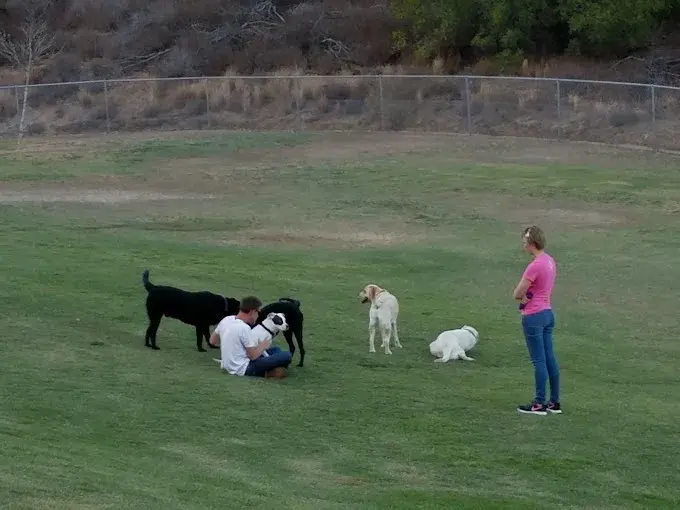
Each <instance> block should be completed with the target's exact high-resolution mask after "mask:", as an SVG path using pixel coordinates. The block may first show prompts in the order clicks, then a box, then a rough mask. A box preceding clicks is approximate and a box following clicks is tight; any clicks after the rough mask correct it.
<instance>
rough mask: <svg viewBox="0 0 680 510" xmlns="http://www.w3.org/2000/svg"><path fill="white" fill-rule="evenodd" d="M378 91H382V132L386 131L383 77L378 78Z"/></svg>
mask: <svg viewBox="0 0 680 510" xmlns="http://www.w3.org/2000/svg"><path fill="white" fill-rule="evenodd" d="M378 90H379V91H380V131H385V103H384V101H383V80H382V75H381V76H378Z"/></svg>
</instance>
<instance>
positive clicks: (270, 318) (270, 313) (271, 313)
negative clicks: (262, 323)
mask: <svg viewBox="0 0 680 510" xmlns="http://www.w3.org/2000/svg"><path fill="white" fill-rule="evenodd" d="M274 317H276V314H275V313H274V312H269V313H268V314H267V319H269V320H270V321H271V320H274Z"/></svg>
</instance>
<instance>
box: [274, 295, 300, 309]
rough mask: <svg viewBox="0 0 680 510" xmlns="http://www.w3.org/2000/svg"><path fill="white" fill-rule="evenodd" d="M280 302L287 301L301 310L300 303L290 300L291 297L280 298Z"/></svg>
mask: <svg viewBox="0 0 680 510" xmlns="http://www.w3.org/2000/svg"><path fill="white" fill-rule="evenodd" d="M279 301H285V302H287V303H292V304H294V305H295V308H300V302H299V301H298V300H297V299H293V298H289V297H282V298H279Z"/></svg>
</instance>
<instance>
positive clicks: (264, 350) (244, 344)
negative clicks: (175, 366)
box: [209, 296, 293, 379]
mask: <svg viewBox="0 0 680 510" xmlns="http://www.w3.org/2000/svg"><path fill="white" fill-rule="evenodd" d="M260 308H262V301H260V300H259V299H258V298H257V297H255V296H248V297H244V298H243V299H242V300H241V305H240V307H239V312H238V314H236V315H229V316H227V317H225V318H224V319H222V320H221V321H220V323H219V324H218V325H217V327H216V328H215V331H214V332H213V334H212V335H211V336H210V340H209V341H210V344H211V345H217V342H218V339H219V345H220V351H221V353H222V360H221V362H220V367H221V368H222V369H224V370H226V371H227V372H228V373H230V374H231V375H249V376H254V377H276V378H279V379H282V378H284V377H285V376H286V367H288V365H290V362H291V361H292V359H293V357H292V356H291V354H290V352H288V351H282V350H281V349H280V348H278V347H270V345H271V340H269V341H265V342H260V343H259V344H258V343H257V339H256V338H255V337H253V336H252V335H251V334H250V332H251V326H252V325H254V324H255V322H256V321H257V318H258V316H259V314H260Z"/></svg>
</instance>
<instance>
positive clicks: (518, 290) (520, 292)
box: [512, 277, 531, 302]
mask: <svg viewBox="0 0 680 510" xmlns="http://www.w3.org/2000/svg"><path fill="white" fill-rule="evenodd" d="M530 285H531V282H530V281H529V280H527V279H526V278H524V277H522V279H521V280H520V281H519V283H518V284H517V286H516V287H515V290H514V291H513V292H512V297H513V298H514V299H515V300H516V301H522V302H524V300H525V299H526V295H527V290H529V286H530Z"/></svg>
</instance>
